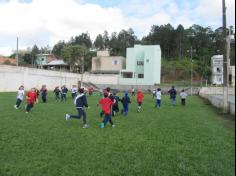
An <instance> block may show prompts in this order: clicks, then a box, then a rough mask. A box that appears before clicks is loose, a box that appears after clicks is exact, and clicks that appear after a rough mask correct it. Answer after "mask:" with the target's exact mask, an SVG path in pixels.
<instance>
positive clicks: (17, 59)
mask: <svg viewBox="0 0 236 176" xmlns="http://www.w3.org/2000/svg"><path fill="white" fill-rule="evenodd" d="M16 66H17V67H18V66H19V54H18V37H17V38H16Z"/></svg>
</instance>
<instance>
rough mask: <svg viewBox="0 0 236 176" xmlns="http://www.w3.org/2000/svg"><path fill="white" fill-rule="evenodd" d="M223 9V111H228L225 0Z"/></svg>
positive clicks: (223, 0)
mask: <svg viewBox="0 0 236 176" xmlns="http://www.w3.org/2000/svg"><path fill="white" fill-rule="evenodd" d="M222 11H223V38H224V41H223V44H224V45H223V46H224V53H223V86H224V88H223V113H228V68H227V67H228V63H227V59H228V57H229V56H228V52H227V43H228V42H227V40H228V37H227V31H226V7H225V0H222Z"/></svg>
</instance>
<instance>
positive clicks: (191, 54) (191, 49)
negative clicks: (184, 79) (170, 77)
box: [190, 46, 193, 95]
mask: <svg viewBox="0 0 236 176" xmlns="http://www.w3.org/2000/svg"><path fill="white" fill-rule="evenodd" d="M190 56H191V83H190V84H191V95H193V47H192V46H191V48H190Z"/></svg>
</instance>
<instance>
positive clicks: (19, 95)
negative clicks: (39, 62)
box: [14, 86, 25, 109]
mask: <svg viewBox="0 0 236 176" xmlns="http://www.w3.org/2000/svg"><path fill="white" fill-rule="evenodd" d="M24 95H25V91H24V86H20V87H19V89H18V93H17V97H16V104H15V105H14V108H15V109H18V108H19V107H20V104H21V102H22V101H23V99H24Z"/></svg>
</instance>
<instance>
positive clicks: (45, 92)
mask: <svg viewBox="0 0 236 176" xmlns="http://www.w3.org/2000/svg"><path fill="white" fill-rule="evenodd" d="M40 92H41V97H42V101H43V103H46V102H47V95H48V90H47V87H46V85H43V86H42V88H41V90H40Z"/></svg>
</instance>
